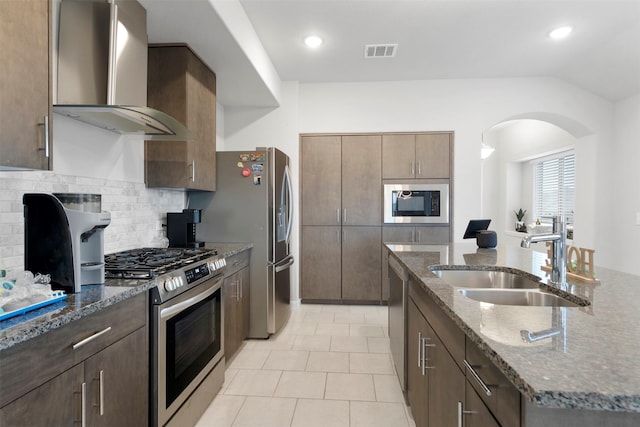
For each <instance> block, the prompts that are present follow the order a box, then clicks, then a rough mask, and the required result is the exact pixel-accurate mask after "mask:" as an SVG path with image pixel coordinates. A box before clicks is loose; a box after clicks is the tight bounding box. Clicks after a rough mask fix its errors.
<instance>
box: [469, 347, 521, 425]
mask: <svg viewBox="0 0 640 427" xmlns="http://www.w3.org/2000/svg"><path fill="white" fill-rule="evenodd" d="M466 346H467V350H466V361H467V363H468V364H469V365H471V367H472V368H473V370H474V371H475V373H476V374H477V375H478V377H479V380H480V381H482V382H483V383H484V384H485V385H486V386H487V387H488V388H489V390H490V392H491V396H488V395H487V393H486V390H484V388H483V387H482V386H481V385H480V383H479V381H478V379H476V378H475V376H474V375H473V373H472V372H470V370H469V369H468V368H467V369H466V374H467V380H468V381H469V383H470V384H471V385H472V386H473V388H474V389H475V390H476V391H477V392H478V395H479V396H480V398H481V399H482V401H483V402H484V403H485V404H486V405H487V407H488V408H489V409H490V410H491V412H492V413H493V416H494V417H496V419H497V420H498V421H499V422H500V424H501V425H503V426H515V425H520V401H521V399H520V392H519V391H518V389H516V388H515V386H514V385H513V384H511V382H510V381H509V380H508V379H507V378H506V377H505V376H504V374H503V373H502V372H500V370H499V369H498V368H497V367H496V366H495V365H494V364H493V363H492V362H491V361H490V360H489V358H488V357H487V356H485V355H484V354H483V353H482V351H481V350H480V349H479V348H478V346H477V345H476V344H475V343H474V342H473V341H471V340H470V339H469V338H467V345H466Z"/></svg>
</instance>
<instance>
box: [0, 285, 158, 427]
mask: <svg viewBox="0 0 640 427" xmlns="http://www.w3.org/2000/svg"><path fill="white" fill-rule="evenodd" d="M146 301H147V299H146V297H145V295H140V296H137V297H133V298H132V299H130V300H126V301H124V302H121V303H118V304H115V305H113V306H111V307H108V308H107V309H104V310H101V311H100V312H98V313H96V314H92V315H89V316H86V317H85V318H83V319H80V320H78V321H76V322H72V323H70V324H69V325H66V326H63V327H61V328H59V329H56V330H54V331H51V332H47V333H45V334H43V335H41V336H40V337H38V338H34V339H33V340H30V341H27V342H25V343H23V344H17V345H16V346H14V347H12V348H10V349H8V350H4V351H3V352H2V353H0V358H1V359H2V363H1V364H0V380H2V382H3V383H4V386H0V402H1V403H0V406H2V405H4V406H2V407H1V408H0V425H2V426H16V427H21V426H28V427H33V426H43V427H44V426H69V427H73V426H78V425H80V426H98V427H100V426H116V425H117V426H131V427H137V426H145V425H147V424H148V412H149V410H148V408H149V406H148V405H149V353H148V342H149V340H148V335H149V332H148V329H147V327H146V316H147V307H146V305H147V303H146ZM131 329H133V331H131ZM83 343H86V344H83ZM74 347H75V348H74ZM43 349H46V350H43ZM56 371H57V373H56V374H55V375H54V374H53V372H56ZM60 372H61V373H60ZM9 383H12V384H9ZM5 387H6V388H5ZM13 396H18V397H17V398H15V399H14V397H13ZM5 403H6V404H5Z"/></svg>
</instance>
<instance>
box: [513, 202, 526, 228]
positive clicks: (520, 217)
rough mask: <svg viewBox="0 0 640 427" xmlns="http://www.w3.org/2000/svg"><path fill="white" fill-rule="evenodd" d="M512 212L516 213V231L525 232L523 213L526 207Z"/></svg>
mask: <svg viewBox="0 0 640 427" xmlns="http://www.w3.org/2000/svg"><path fill="white" fill-rule="evenodd" d="M513 213H514V214H516V219H517V221H516V231H518V232H520V233H526V232H527V226H526V225H525V223H524V215H525V214H526V213H527V211H526V209H525V210H522V208H520V209H518V210H517V211H513Z"/></svg>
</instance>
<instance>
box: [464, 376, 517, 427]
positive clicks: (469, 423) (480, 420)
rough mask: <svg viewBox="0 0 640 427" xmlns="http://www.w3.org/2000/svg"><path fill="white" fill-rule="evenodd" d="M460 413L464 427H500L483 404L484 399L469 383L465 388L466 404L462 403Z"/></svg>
mask: <svg viewBox="0 0 640 427" xmlns="http://www.w3.org/2000/svg"><path fill="white" fill-rule="evenodd" d="M459 411H460V413H461V414H462V417H463V420H464V423H463V425H464V427H500V424H499V423H498V422H497V421H496V419H495V418H493V415H491V411H490V410H489V408H487V407H486V405H485V404H484V403H483V402H482V399H481V398H480V396H478V393H476V391H475V390H474V389H473V386H471V384H470V383H469V382H467V384H466V387H465V404H464V405H463V404H462V402H461V403H460V409H459ZM505 425H519V424H505Z"/></svg>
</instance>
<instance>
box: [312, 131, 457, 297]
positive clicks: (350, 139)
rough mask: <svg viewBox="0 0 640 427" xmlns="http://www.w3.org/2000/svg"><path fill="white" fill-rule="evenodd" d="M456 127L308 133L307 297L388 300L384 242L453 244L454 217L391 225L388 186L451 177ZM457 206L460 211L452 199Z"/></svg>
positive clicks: (447, 180)
mask: <svg viewBox="0 0 640 427" xmlns="http://www.w3.org/2000/svg"><path fill="white" fill-rule="evenodd" d="M452 153H453V132H445V131H443V132H413V133H376V134H348V135H340V134H304V135H301V136H300V170H301V175H300V182H301V191H300V200H301V202H300V206H301V229H300V231H301V248H300V260H301V261H300V264H301V267H300V283H301V285H300V288H301V297H302V300H303V301H307V302H336V301H342V302H363V303H384V302H385V301H386V300H387V299H388V296H389V292H388V291H389V290H388V285H387V273H388V271H387V268H386V266H387V263H386V257H387V256H388V254H387V251H386V250H383V242H397V243H405V242H407V243H422V244H427V245H442V244H448V243H449V242H450V241H451V226H450V224H451V221H452V219H453V218H452V217H451V218H449V224H383V203H384V201H383V185H384V184H398V183H434V184H435V183H438V184H449V200H450V203H451V201H452V200H453V185H452V184H453V182H452V179H451V178H452V173H453V154H452ZM450 212H453V209H452V206H451V205H450Z"/></svg>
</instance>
